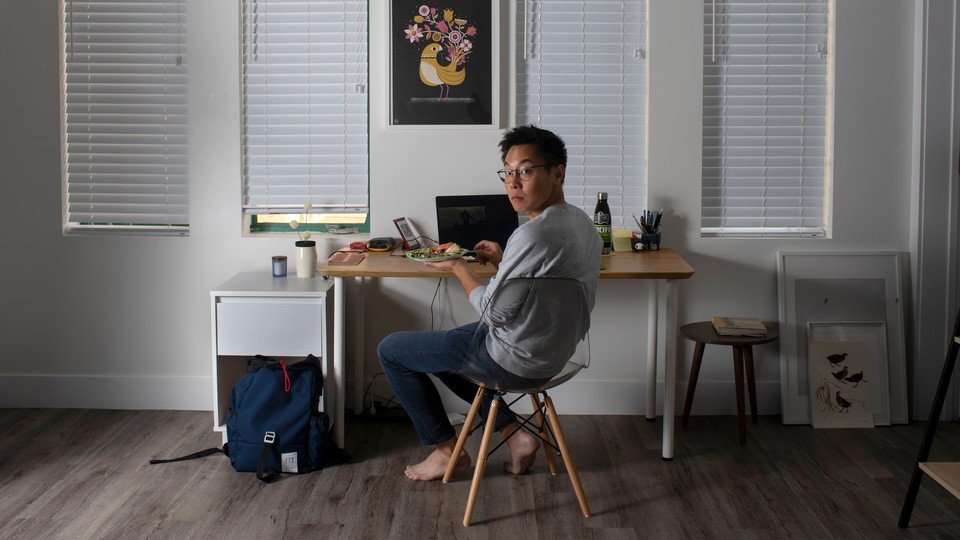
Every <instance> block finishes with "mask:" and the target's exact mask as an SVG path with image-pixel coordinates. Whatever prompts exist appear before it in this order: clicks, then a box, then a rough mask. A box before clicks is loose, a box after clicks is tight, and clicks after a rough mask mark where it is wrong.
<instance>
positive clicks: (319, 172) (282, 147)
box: [242, 0, 369, 214]
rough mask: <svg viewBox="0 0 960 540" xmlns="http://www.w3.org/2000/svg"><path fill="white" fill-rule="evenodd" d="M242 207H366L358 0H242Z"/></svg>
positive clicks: (363, 30) (257, 210)
mask: <svg viewBox="0 0 960 540" xmlns="http://www.w3.org/2000/svg"><path fill="white" fill-rule="evenodd" d="M242 35H243V52H242V59H243V84H242V87H243V90H242V91H243V96H242V98H243V104H242V107H243V211H244V213H246V214H271V213H276V214H283V213H300V212H303V211H304V210H303V209H304V207H305V205H307V204H308V203H309V204H310V207H311V212H314V213H361V214H365V213H366V212H367V205H368V185H369V181H368V145H367V142H368V137H367V94H366V88H367V2H366V1H365V0H362V1H361V0H342V1H329V0H326V1H321V0H243V17H242Z"/></svg>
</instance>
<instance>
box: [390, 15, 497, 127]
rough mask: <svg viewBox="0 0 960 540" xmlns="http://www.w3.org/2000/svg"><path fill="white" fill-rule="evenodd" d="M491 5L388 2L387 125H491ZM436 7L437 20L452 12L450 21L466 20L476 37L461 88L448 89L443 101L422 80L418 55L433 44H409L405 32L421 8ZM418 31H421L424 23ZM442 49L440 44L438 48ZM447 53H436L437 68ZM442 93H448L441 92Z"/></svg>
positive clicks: (436, 88) (438, 88) (437, 91)
mask: <svg viewBox="0 0 960 540" xmlns="http://www.w3.org/2000/svg"><path fill="white" fill-rule="evenodd" d="M492 1H496V0H442V2H443V3H436V2H430V0H391V15H390V33H391V35H390V40H391V52H392V58H391V62H392V64H391V77H392V79H393V80H392V81H390V85H391V91H392V95H391V103H390V106H391V122H390V123H391V124H392V125H395V126H403V125H445V124H446V125H490V124H492V123H493V115H492V113H491V110H492V106H493V105H492V104H493V82H492V73H493V65H492V58H493V55H492V51H491V46H492V43H493V41H492V38H493V36H492V35H491V34H492V33H493V27H492V11H491V6H492ZM424 5H425V6H428V7H431V8H436V9H437V12H438V13H439V18H442V17H443V12H444V10H448V9H452V10H453V14H454V19H466V20H467V21H468V23H467V26H475V27H476V29H477V32H476V35H474V36H469V37H467V39H469V40H470V41H471V42H472V43H473V48H472V49H471V53H470V55H469V56H468V57H467V61H466V63H464V64H463V65H462V66H460V68H459V69H466V70H467V73H466V77H465V78H464V81H463V83H461V84H458V85H453V86H449V89H450V90H449V96H447V97H446V98H445V99H441V97H440V93H441V88H443V87H441V86H427V85H426V84H424V83H423V82H422V81H421V80H420V54H421V52H422V51H423V49H424V48H425V47H426V46H427V45H429V44H430V43H433V40H432V39H430V40H428V39H426V35H424V37H421V38H420V40H419V41H417V42H415V43H411V42H410V40H409V39H407V34H406V32H405V30H407V28H408V27H409V26H410V25H412V24H415V23H414V17H415V16H416V15H418V10H419V9H420V6H424ZM417 26H418V27H419V28H420V29H421V30H422V29H423V24H422V23H418V24H417ZM441 45H443V44H442V43H441ZM444 56H445V52H441V53H440V54H439V62H440V64H441V65H444V64H445V63H446V60H445V59H444ZM444 92H446V89H445V88H444Z"/></svg>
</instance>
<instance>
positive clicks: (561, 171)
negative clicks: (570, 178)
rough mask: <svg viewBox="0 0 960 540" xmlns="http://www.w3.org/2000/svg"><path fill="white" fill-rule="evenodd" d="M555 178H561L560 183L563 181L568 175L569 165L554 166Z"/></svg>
mask: <svg viewBox="0 0 960 540" xmlns="http://www.w3.org/2000/svg"><path fill="white" fill-rule="evenodd" d="M553 174H554V178H559V179H560V183H561V184H562V183H563V180H564V179H565V178H566V176H567V166H566V165H557V166H555V167H554V168H553Z"/></svg>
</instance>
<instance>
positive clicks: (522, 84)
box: [516, 0, 647, 227]
mask: <svg viewBox="0 0 960 540" xmlns="http://www.w3.org/2000/svg"><path fill="white" fill-rule="evenodd" d="M517 9H518V10H519V15H518V17H517V37H516V40H517V41H516V43H517V59H516V62H517V97H516V114H517V123H518V124H527V123H534V124H537V125H538V126H540V127H542V128H544V129H549V130H550V131H553V132H555V133H556V134H558V135H560V136H561V137H562V138H563V139H564V141H565V142H566V144H567V153H568V162H567V176H566V180H565V183H564V194H565V197H566V199H567V202H569V203H571V204H574V205H576V206H579V207H581V208H583V210H584V211H585V212H587V214H590V215H592V214H593V210H594V207H595V206H596V203H597V193H598V192H600V191H606V192H607V193H608V194H609V204H610V210H611V213H612V214H613V224H614V226H615V227H620V226H626V227H630V224H631V223H632V221H633V220H632V218H630V214H636V215H638V216H639V215H640V214H641V212H642V211H643V209H644V205H645V203H646V191H647V190H646V179H645V170H646V154H645V151H646V141H645V135H644V127H645V118H644V99H645V97H644V96H645V92H646V85H645V80H644V72H645V66H644V63H645V62H646V55H645V52H644V46H645V40H646V5H645V2H644V1H643V0H632V1H618V2H610V1H601V0H591V1H590V2H582V1H571V0H522V1H518V2H517Z"/></svg>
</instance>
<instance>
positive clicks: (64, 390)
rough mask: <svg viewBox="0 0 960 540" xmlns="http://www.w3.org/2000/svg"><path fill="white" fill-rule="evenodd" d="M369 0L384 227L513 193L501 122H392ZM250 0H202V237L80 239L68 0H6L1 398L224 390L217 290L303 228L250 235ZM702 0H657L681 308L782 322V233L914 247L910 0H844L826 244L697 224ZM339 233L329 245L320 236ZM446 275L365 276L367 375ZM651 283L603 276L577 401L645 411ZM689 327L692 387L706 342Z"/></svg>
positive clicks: (658, 117)
mask: <svg viewBox="0 0 960 540" xmlns="http://www.w3.org/2000/svg"><path fill="white" fill-rule="evenodd" d="M373 3H374V5H375V7H374V8H372V9H371V28H372V30H373V31H372V32H371V52H372V58H371V67H370V70H371V73H370V92H371V96H370V103H371V119H370V122H371V127H370V140H371V153H372V161H371V191H372V193H371V211H372V216H373V230H372V234H373V235H375V236H378V235H392V234H393V233H394V230H393V225H392V222H391V219H392V218H394V217H397V216H401V215H406V216H408V217H409V218H411V219H412V220H413V221H414V223H415V225H416V226H417V228H418V229H419V230H420V232H421V233H422V234H426V235H435V234H436V230H435V223H434V218H433V198H434V196H435V195H438V194H450V193H461V192H477V193H482V192H490V193H493V192H497V191H498V190H500V189H502V186H501V184H500V182H499V181H498V180H497V179H496V177H495V176H494V174H493V171H495V170H496V169H498V168H499V165H500V164H499V162H498V161H499V160H498V151H497V148H496V143H497V141H498V140H499V132H498V131H496V130H458V129H447V128H436V129H429V130H418V131H410V130H396V129H394V130H391V129H387V128H386V121H385V110H386V98H385V97H384V91H385V80H386V79H385V69H386V68H385V66H384V60H385V57H384V51H383V49H384V47H385V43H384V33H385V32H384V31H385V28H384V27H385V25H386V23H385V20H384V17H385V11H386V10H385V9H384V5H385V2H384V0H375V2H373ZM238 5H239V3H238V2H210V1H200V0H193V1H192V2H191V4H190V6H189V12H188V17H189V25H190V26H189V28H190V32H189V60H188V61H189V65H190V85H191V86H190V100H191V101H190V110H191V118H190V141H191V143H190V145H191V147H190V175H191V186H190V189H191V192H190V198H191V199H190V200H191V202H190V207H191V235H190V236H189V237H187V238H137V237H109V238H106V237H96V238H85V237H70V238H65V237H63V236H62V235H61V233H60V207H61V203H60V164H59V117H58V99H59V92H58V56H57V50H58V49H57V41H58V39H57V6H56V2H54V1H52V0H47V1H39V2H38V1H36V0H5V1H4V2H0V50H4V51H8V52H7V53H5V54H3V55H0V69H2V72H3V73H4V74H5V75H4V77H3V79H2V82H0V163H2V165H3V169H2V171H3V172H2V173H0V174H2V181H0V216H2V218H3V221H2V222H3V223H4V225H5V231H4V234H3V238H4V240H3V243H2V246H3V247H2V255H0V257H2V264H0V290H2V309H0V345H2V347H0V351H2V353H3V354H2V356H0V406H76V407H117V408H154V407H158V408H190V409H209V408H210V406H211V398H210V388H211V384H210V358H209V356H210V347H211V342H210V313H209V290H210V289H211V288H213V287H215V286H216V285H217V284H219V283H220V282H222V281H224V280H226V279H227V278H229V277H230V276H231V275H233V274H234V273H235V272H238V271H249V270H262V271H264V272H267V271H269V263H270V256H271V255H274V254H283V253H286V254H288V255H292V251H293V241H292V239H291V238H289V237H287V238H270V239H264V238H244V237H241V235H240V230H241V226H240V210H239V208H240V187H239V186H240V178H239V176H240V161H239V155H240V151H239V140H240V138H239V135H238V129H239V89H238V84H239V71H238V60H237V49H238V39H239V37H238V31H237V21H238V17H239V16H238V12H237V9H238ZM867 8H869V9H867ZM702 17H703V15H702V3H701V2H699V1H694V0H681V1H676V0H672V1H665V0H652V1H651V6H650V13H649V18H648V24H649V27H648V32H649V35H650V45H649V53H648V61H649V70H650V76H649V99H650V112H649V133H650V137H649V140H650V148H649V159H648V161H649V179H650V205H649V206H651V207H661V206H662V207H664V208H666V216H665V218H664V223H665V224H664V244H665V245H666V246H667V247H671V248H674V249H676V250H677V251H679V252H680V253H681V254H682V255H683V256H684V257H685V258H686V259H687V260H688V261H689V262H690V263H691V264H692V265H693V267H694V268H696V269H697V273H696V274H695V275H694V276H693V278H691V279H690V280H689V281H688V282H685V283H683V284H682V285H681V287H680V308H679V313H680V318H681V320H682V321H692V320H699V319H705V318H708V317H709V316H711V315H715V314H721V313H724V314H743V315H755V316H759V317H762V318H764V319H768V320H775V319H776V318H777V290H776V261H775V259H776V252H777V251H778V250H782V249H790V250H811V251H813V250H896V251H907V250H908V249H909V238H908V235H909V227H908V223H909V219H910V208H909V207H908V206H907V205H906V204H905V201H908V200H910V199H909V196H910V179H911V177H912V171H911V163H912V161H911V160H912V155H911V152H912V142H911V133H912V125H913V115H912V110H913V109H912V103H913V95H912V89H913V82H912V80H913V76H914V60H913V40H914V37H913V36H914V27H913V22H912V20H913V17H914V12H913V4H912V3H911V2H906V1H902V2H882V3H877V2H875V1H874V0H842V1H840V2H838V6H837V14H836V24H837V36H838V37H837V43H836V50H835V51H834V53H835V55H836V56H835V58H836V65H837V77H836V81H835V86H836V111H837V113H836V146H835V149H836V161H835V181H836V190H835V197H836V198H835V213H834V215H835V219H836V221H835V227H834V233H835V234H834V238H833V239H830V240H803V241H800V240H788V241H780V240H725V239H701V238H700V237H699V232H698V230H699V197H700V181H699V173H700V107H701V104H700V86H699V85H700V73H701V71H700V66H701V57H700V55H701V44H702V36H701V22H702ZM12 51H17V52H16V53H14V52H12ZM10 73H13V74H15V75H14V76H12V77H11V76H9V75H8V74H10ZM544 127H547V128H549V126H544ZM335 240H337V241H341V240H342V239H341V238H337V239H335ZM333 247H334V244H333V242H332V241H330V240H327V241H321V243H320V245H319V249H320V251H321V253H323V252H324V250H325V249H332V248H333ZM435 285H436V282H434V281H432V280H382V281H370V282H369V283H368V284H367V287H366V295H365V299H366V310H365V319H364V320H363V321H362V323H363V324H362V327H361V326H354V327H353V328H352V329H351V331H352V332H361V331H362V336H363V342H364V351H365V356H366V365H367V367H366V369H367V373H368V377H369V376H370V374H371V373H373V372H375V371H377V370H378V364H377V361H376V358H375V352H374V351H375V348H376V344H377V342H378V341H379V339H380V338H381V337H382V336H383V335H385V334H386V333H387V332H390V331H393V330H399V329H408V328H428V327H429V325H430V317H431V312H430V299H431V298H432V296H433V290H434V287H435ZM444 289H445V290H447V289H449V290H447V292H449V295H448V296H446V297H444V298H445V299H444V305H446V306H447V307H448V308H449V309H447V310H446V311H447V312H448V315H447V316H446V319H445V326H446V327H449V326H451V325H452V324H463V323H466V322H469V321H470V320H471V317H472V315H471V314H470V313H469V311H468V310H467V309H466V308H465V302H464V301H463V299H462V297H461V296H460V294H461V293H460V292H459V290H458V287H456V286H451V287H449V288H447V287H444ZM645 291H646V288H645V287H644V286H642V285H640V284H633V283H626V282H603V283H602V284H601V288H600V296H599V300H598V306H597V308H596V311H595V313H594V330H593V332H592V333H591V334H592V338H593V344H594V347H593V365H592V366H591V368H590V369H589V370H588V371H587V372H585V373H583V374H582V375H581V376H580V377H578V379H577V380H575V381H574V382H575V383H576V384H573V383H571V389H575V390H577V391H578V394H577V396H576V398H575V399H572V400H571V399H567V400H565V403H564V412H618V413H622V412H629V413H641V412H643V403H644V400H643V388H644V385H643V384H642V383H643V379H644V370H643V369H642V366H643V361H642V360H641V357H642V351H645V349H646V345H645V343H646V336H645V335H644V333H643V332H642V331H640V330H641V329H643V328H645V318H646V301H647V299H646V293H645ZM451 309H452V310H453V315H452V316H451V315H450V314H449V310H451ZM680 345H681V346H680V349H679V354H680V356H681V362H680V364H681V367H680V373H679V374H678V377H677V381H678V386H680V390H679V391H678V394H679V396H681V397H682V395H683V389H684V388H685V383H686V377H687V370H688V365H689V357H690V354H691V353H692V348H691V347H689V346H688V344H687V343H686V342H682V343H681V344H680ZM729 356H730V352H729V351H728V350H724V349H719V348H718V349H716V350H713V349H711V348H709V347H708V349H707V354H706V357H705V363H704V368H703V370H702V372H701V375H700V384H699V387H698V393H697V402H696V404H695V407H694V413H695V414H697V413H699V414H704V413H713V414H733V413H734V412H735V408H734V403H733V397H732V396H733V388H732V376H731V372H732V369H731V361H730V358H729ZM755 358H756V362H757V381H758V391H759V397H760V404H761V413H763V414H772V413H776V412H778V411H779V403H780V400H779V384H780V383H779V381H780V377H779V353H778V350H777V348H776V346H775V345H771V346H764V347H762V348H760V349H759V350H757V351H756V353H755ZM350 376H351V374H350V373H348V378H349V377H350ZM661 376H662V373H661ZM348 387H349V386H348Z"/></svg>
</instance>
